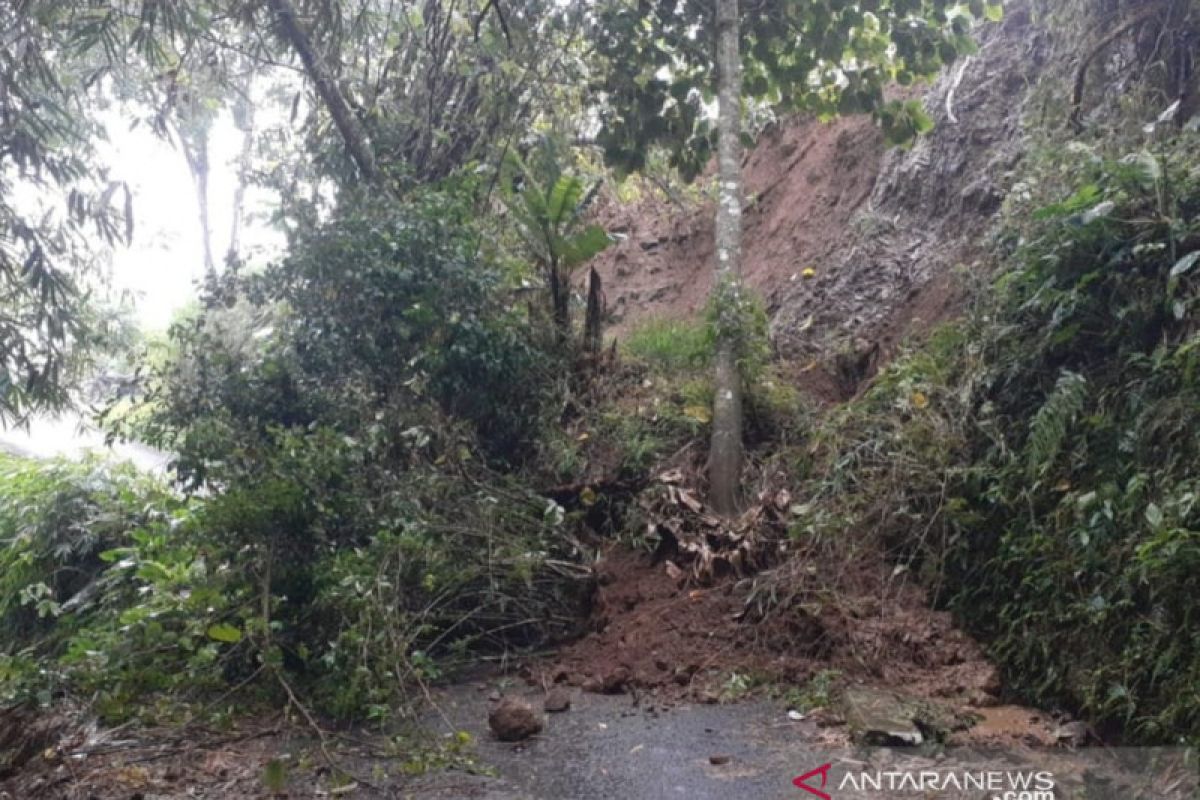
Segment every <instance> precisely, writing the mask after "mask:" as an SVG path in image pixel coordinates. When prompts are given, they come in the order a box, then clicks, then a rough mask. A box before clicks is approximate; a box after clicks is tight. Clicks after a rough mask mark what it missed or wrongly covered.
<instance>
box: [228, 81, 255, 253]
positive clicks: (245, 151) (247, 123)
mask: <svg viewBox="0 0 1200 800" xmlns="http://www.w3.org/2000/svg"><path fill="white" fill-rule="evenodd" d="M252 89H253V80H251V79H247V81H246V85H245V87H244V90H245V93H244V96H243V97H242V99H241V100H240V101H239V105H238V106H237V108H235V110H234V117H235V120H234V121H235V122H236V123H237V126H238V128H240V129H241V131H242V152H241V153H240V154H239V155H238V172H237V187H236V188H235V189H234V190H233V213H232V219H231V221H230V224H229V250H228V251H226V253H225V260H226V261H227V262H229V263H232V262H234V261H237V259H238V251H239V249H240V248H241V238H242V220H243V218H244V216H245V213H246V182H247V180H248V179H249V176H250V166H251V160H252V158H253V156H254V101H253V99H252V98H251V90H252Z"/></svg>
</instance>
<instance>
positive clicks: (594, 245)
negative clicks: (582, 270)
mask: <svg viewBox="0 0 1200 800" xmlns="http://www.w3.org/2000/svg"><path fill="white" fill-rule="evenodd" d="M611 242H612V240H611V239H609V238H608V234H607V233H605V232H604V229H603V228H601V227H600V226H599V225H589V226H588V227H587V228H585V229H584V230H582V231H580V232H579V233H578V234H576V235H575V236H572V237H571V238H570V239H569V240H568V241H567V242H566V243H565V248H564V252H563V263H564V264H566V266H567V267H568V268H569V267H575V266H578V265H580V264H582V263H583V262H585V261H587V260H588V259H589V258H591V257H592V256H594V255H596V254H597V253H599V252H600V251H601V250H603V249H604V248H606V247H608V245H609V244H611Z"/></svg>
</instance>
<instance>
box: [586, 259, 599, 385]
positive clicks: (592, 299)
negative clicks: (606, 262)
mask: <svg viewBox="0 0 1200 800" xmlns="http://www.w3.org/2000/svg"><path fill="white" fill-rule="evenodd" d="M603 315H604V289H603V287H602V286H601V285H600V273H599V272H596V268H595V267H592V268H591V269H590V270H589V271H588V294H587V317H586V318H585V319H584V324H583V343H584V348H585V349H586V350H587V352H588V353H589V354H590V355H591V356H592V358H594V359H595V360H596V361H597V362H599V360H600V345H601V344H602V342H603V340H604V320H603V319H602V317H603Z"/></svg>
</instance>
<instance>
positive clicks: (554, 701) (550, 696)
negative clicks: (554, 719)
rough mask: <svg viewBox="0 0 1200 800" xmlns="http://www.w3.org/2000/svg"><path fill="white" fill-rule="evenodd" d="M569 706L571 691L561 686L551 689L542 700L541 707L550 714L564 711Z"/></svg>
mask: <svg viewBox="0 0 1200 800" xmlns="http://www.w3.org/2000/svg"><path fill="white" fill-rule="evenodd" d="M570 707H571V693H570V692H568V691H567V690H566V689H564V688H562V687H561V686H559V687H555V688H554V689H551V690H550V691H549V692H548V693H547V694H546V699H545V700H543V701H542V708H543V709H544V710H546V711H549V712H550V713H551V714H557V713H560V712H562V711H566V710H567V709H568V708H570Z"/></svg>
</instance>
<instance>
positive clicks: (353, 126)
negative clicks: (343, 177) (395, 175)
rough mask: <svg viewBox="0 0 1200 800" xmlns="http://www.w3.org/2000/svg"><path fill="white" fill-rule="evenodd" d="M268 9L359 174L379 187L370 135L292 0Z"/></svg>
mask: <svg viewBox="0 0 1200 800" xmlns="http://www.w3.org/2000/svg"><path fill="white" fill-rule="evenodd" d="M267 7H268V8H270V9H271V13H272V14H274V15H275V19H276V20H277V21H278V23H279V28H280V30H281V32H282V33H283V35H284V37H285V38H286V39H287V40H288V42H289V43H290V44H291V45H292V48H293V49H295V51H296V54H297V55H299V56H300V61H301V62H302V63H303V64H304V71H305V73H306V74H307V75H308V78H309V80H311V81H312V82H313V86H314V87H315V88H316V90H317V94H318V95H319V96H320V97H321V101H322V102H324V103H325V107H326V108H328V109H329V114H330V116H332V117H333V123H334V125H336V126H337V129H338V133H340V134H341V135H342V140H343V141H344V142H345V143H346V149H347V150H349V151H350V157H351V158H352V159H354V163H355V164H356V165H357V166H358V170H359V172H361V173H362V174H363V177H364V178H366V179H367V180H368V181H369V182H371V183H378V182H379V177H380V176H379V166H378V165H377V164H376V162H375V152H374V150H372V149H371V142H370V140H369V139H368V138H367V132H366V130H364V129H363V126H362V124H361V123H360V122H359V121H358V117H356V116H354V112H353V111H352V110H351V109H350V104H349V103H347V102H346V98H345V97H344V96H343V95H342V92H341V90H340V89H339V88H338V85H337V83H336V82H335V81H334V79H333V76H332V75H331V74H330V73H329V69H328V67H326V66H325V62H324V60H323V59H322V58H321V56H320V55H319V54H318V53H317V51H316V49H314V48H313V45H312V40H311V39H309V37H308V32H307V31H305V30H304V28H303V26H301V24H300V20H299V19H298V18H297V16H296V9H295V8H294V7H293V6H292V3H291V0H267Z"/></svg>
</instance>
